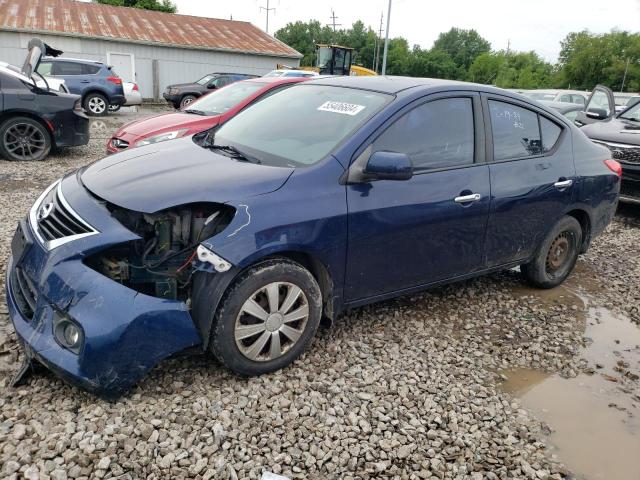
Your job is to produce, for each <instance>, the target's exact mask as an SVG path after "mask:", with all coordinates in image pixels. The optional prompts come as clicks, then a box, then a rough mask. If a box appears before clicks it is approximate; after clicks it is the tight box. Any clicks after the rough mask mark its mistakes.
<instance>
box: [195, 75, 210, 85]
mask: <svg viewBox="0 0 640 480" xmlns="http://www.w3.org/2000/svg"><path fill="white" fill-rule="evenodd" d="M213 77H214V75H205V76H204V77H202V78H201V79H200V80H198V81H197V82H196V83H198V84H200V85H206V84H207V83H209V81H211V79H213Z"/></svg>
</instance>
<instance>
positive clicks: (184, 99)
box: [180, 95, 196, 110]
mask: <svg viewBox="0 0 640 480" xmlns="http://www.w3.org/2000/svg"><path fill="white" fill-rule="evenodd" d="M195 99H196V97H195V95H185V96H184V97H182V100H180V109H181V110H184V109H185V108H187V106H189V105H190V104H192V103H193V102H194V101H195Z"/></svg>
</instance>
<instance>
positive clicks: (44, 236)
mask: <svg viewBox="0 0 640 480" xmlns="http://www.w3.org/2000/svg"><path fill="white" fill-rule="evenodd" d="M29 221H30V223H31V226H32V228H33V230H34V231H35V233H36V236H37V237H38V238H39V239H40V240H41V241H42V243H43V244H44V246H45V247H46V248H47V249H49V250H51V249H52V248H55V247H57V246H59V245H61V244H63V243H66V242H69V241H71V240H75V239H77V238H81V237H84V236H88V235H93V234H95V233H98V231H97V230H95V229H94V228H93V227H91V225H89V224H88V223H87V222H85V221H84V220H83V219H82V218H80V216H79V215H78V214H77V213H76V212H75V211H74V210H73V209H72V208H71V206H70V205H69V204H68V203H67V201H66V200H65V198H64V196H63V195H62V189H61V187H60V183H58V184H56V185H54V186H53V187H52V188H50V189H49V190H48V191H46V192H45V193H44V194H43V196H42V197H41V198H40V201H39V202H36V204H35V205H34V206H33V208H32V210H31V212H30V214H29Z"/></svg>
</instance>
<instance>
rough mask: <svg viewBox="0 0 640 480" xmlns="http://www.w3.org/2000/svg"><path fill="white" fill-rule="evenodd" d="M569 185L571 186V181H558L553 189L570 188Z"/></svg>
mask: <svg viewBox="0 0 640 480" xmlns="http://www.w3.org/2000/svg"><path fill="white" fill-rule="evenodd" d="M571 185H573V180H558V181H557V182H556V183H554V184H553V186H554V187H556V188H560V189H562V188H567V187H570V186H571Z"/></svg>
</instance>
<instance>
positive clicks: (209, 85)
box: [207, 80, 218, 90]
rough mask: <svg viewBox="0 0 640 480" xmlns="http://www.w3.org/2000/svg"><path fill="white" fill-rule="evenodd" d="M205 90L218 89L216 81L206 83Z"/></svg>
mask: <svg viewBox="0 0 640 480" xmlns="http://www.w3.org/2000/svg"><path fill="white" fill-rule="evenodd" d="M207 88H208V89H210V90H211V89H214V88H218V86H217V85H216V81H215V80H214V81H213V82H209V83H207Z"/></svg>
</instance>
